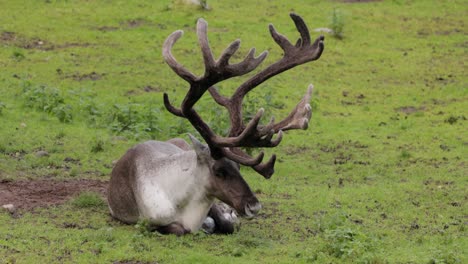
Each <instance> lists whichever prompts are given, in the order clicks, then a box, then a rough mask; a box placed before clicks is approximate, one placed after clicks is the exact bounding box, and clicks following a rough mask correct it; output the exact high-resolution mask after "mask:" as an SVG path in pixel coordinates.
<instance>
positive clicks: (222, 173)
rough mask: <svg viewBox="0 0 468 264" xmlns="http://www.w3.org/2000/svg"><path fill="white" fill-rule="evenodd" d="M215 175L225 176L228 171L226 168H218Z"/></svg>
mask: <svg viewBox="0 0 468 264" xmlns="http://www.w3.org/2000/svg"><path fill="white" fill-rule="evenodd" d="M215 175H216V176H218V177H220V178H225V177H226V175H227V171H226V170H225V169H217V170H216V172H215Z"/></svg>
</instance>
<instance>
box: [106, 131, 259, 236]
mask: <svg viewBox="0 0 468 264" xmlns="http://www.w3.org/2000/svg"><path fill="white" fill-rule="evenodd" d="M193 140H194V139H193ZM184 142H185V141H184ZM194 144H196V145H195V150H189V149H188V148H187V147H185V148H181V147H178V146H176V145H175V143H174V142H172V143H168V142H160V141H147V142H145V143H142V144H139V145H136V146H135V147H133V148H131V149H129V150H128V151H127V153H125V155H124V156H123V157H122V158H121V159H120V160H119V161H118V162H117V164H116V165H115V167H114V169H113V171H112V176H111V180H110V186H109V194H108V201H109V208H110V211H111V215H112V216H113V217H115V218H117V219H119V220H121V221H123V222H125V223H128V224H134V223H136V222H137V221H138V220H140V219H147V220H149V222H150V224H151V225H152V226H154V227H155V229H158V228H159V227H166V226H171V225H173V224H174V223H176V225H177V226H180V228H181V229H182V230H184V233H185V232H195V231H197V230H198V229H199V228H200V227H201V225H202V224H203V221H204V220H205V219H206V217H207V215H208V212H209V211H210V209H212V211H213V210H217V207H213V203H214V201H215V198H219V199H221V200H224V201H225V202H226V203H228V204H230V205H232V206H235V207H237V210H238V211H240V213H241V214H243V213H244V212H245V210H247V211H248V212H247V214H250V213H251V212H254V213H256V212H257V211H258V210H260V208H261V206H260V204H259V203H258V200H257V199H256V198H255V196H254V194H253V193H252V192H251V190H250V188H249V187H248V185H247V183H245V181H244V180H243V179H242V177H241V176H240V173H238V167H235V166H234V167H231V169H233V168H234V169H233V170H231V171H230V172H229V173H230V174H233V175H232V177H229V178H228V179H229V180H228V181H233V179H234V183H235V184H229V185H232V186H231V187H232V188H234V189H235V190H237V191H236V192H233V190H229V189H228V188H219V187H220V185H222V184H223V183H224V182H225V181H226V180H224V179H223V178H221V177H217V176H215V175H214V173H215V170H216V169H215V168H213V167H212V166H215V165H214V164H216V161H214V160H212V158H211V156H210V153H209V150H208V148H207V147H205V146H203V145H202V144H201V143H199V142H197V143H194ZM197 144H198V145H197ZM185 146H188V144H186V143H185ZM182 147H183V145H182ZM224 162H227V164H223V165H224V166H225V167H226V166H229V164H231V163H232V162H230V161H224ZM218 163H219V162H218ZM231 165H232V164H231ZM236 168H237V174H238V177H237V179H236V170H235V169H236ZM237 193H240V194H241V195H240V196H238V195H236V194H237ZM233 194H234V195H233ZM239 197H242V199H243V201H237V200H239ZM246 206H247V207H248V209H244V208H245V207H246ZM129 209H130V210H129ZM213 214H216V215H217V216H218V217H217V220H218V221H217V222H218V225H220V224H223V225H232V224H233V223H229V219H220V218H222V217H224V216H223V214H219V212H213ZM226 221H228V222H226ZM221 222H223V223H221ZM219 228H221V229H223V228H224V229H232V227H230V226H227V227H226V226H221V227H220V226H218V229H219ZM221 232H224V231H221ZM226 232H227V233H229V232H230V231H226ZM170 233H171V232H170Z"/></svg>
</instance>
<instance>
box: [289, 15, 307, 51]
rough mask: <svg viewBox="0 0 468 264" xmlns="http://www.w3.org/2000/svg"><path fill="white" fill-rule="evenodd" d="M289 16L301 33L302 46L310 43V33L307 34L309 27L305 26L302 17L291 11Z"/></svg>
mask: <svg viewBox="0 0 468 264" xmlns="http://www.w3.org/2000/svg"><path fill="white" fill-rule="evenodd" d="M289 16H290V17H291V18H292V20H293V21H294V24H295V25H296V28H297V31H299V33H300V34H301V40H302V41H301V42H302V45H303V46H308V45H310V34H309V29H308V28H307V25H306V24H305V22H304V20H303V19H302V17H300V16H298V15H296V14H294V13H291V14H289Z"/></svg>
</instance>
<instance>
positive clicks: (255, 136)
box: [163, 13, 324, 178]
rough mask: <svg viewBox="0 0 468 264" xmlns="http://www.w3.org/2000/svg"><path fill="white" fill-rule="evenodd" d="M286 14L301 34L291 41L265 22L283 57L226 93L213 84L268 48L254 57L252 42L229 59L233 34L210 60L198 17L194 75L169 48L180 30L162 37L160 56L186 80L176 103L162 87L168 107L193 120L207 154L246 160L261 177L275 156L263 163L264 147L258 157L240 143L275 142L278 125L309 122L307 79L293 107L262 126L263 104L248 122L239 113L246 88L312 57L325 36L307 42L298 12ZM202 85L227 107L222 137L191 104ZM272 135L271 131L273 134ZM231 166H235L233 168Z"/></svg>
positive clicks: (240, 71)
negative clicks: (199, 66) (199, 61)
mask: <svg viewBox="0 0 468 264" xmlns="http://www.w3.org/2000/svg"><path fill="white" fill-rule="evenodd" d="M290 16H291V18H292V20H293V21H294V23H295V25H296V28H297V30H298V31H299V34H300V36H301V37H300V38H299V39H298V40H297V42H296V44H292V43H291V42H290V41H289V40H288V39H287V38H286V37H285V36H283V35H281V34H279V33H278V32H277V31H276V30H275V28H274V27H273V25H271V24H270V26H269V29H270V34H271V36H272V38H273V40H274V41H275V42H276V43H277V44H278V45H279V46H280V47H281V49H282V50H283V53H284V54H283V57H282V58H280V59H279V60H278V61H276V62H275V63H273V64H271V65H269V66H268V67H266V68H265V69H263V70H262V71H260V72H258V73H257V74H256V75H254V76H252V77H251V78H250V79H248V80H246V81H245V82H244V83H242V84H241V85H240V86H239V87H238V88H237V89H236V91H235V92H234V94H233V95H232V96H231V97H224V96H222V95H221V94H219V93H218V91H217V90H216V88H215V87H214V85H215V84H216V83H218V82H221V81H223V80H227V79H229V78H232V77H237V76H242V75H244V74H246V73H249V72H250V71H252V70H254V69H256V68H257V67H258V66H259V64H260V63H262V61H263V60H264V59H265V58H266V56H267V55H268V52H267V51H264V52H262V53H261V54H260V55H259V56H258V57H254V54H255V48H253V49H251V50H250V52H249V53H248V54H247V56H246V57H245V59H244V60H243V61H241V62H239V63H236V64H230V63H229V60H230V58H231V57H232V56H233V55H234V53H235V52H236V51H237V50H238V49H239V46H240V40H236V41H234V42H232V43H231V44H230V45H229V46H228V47H227V48H226V49H225V50H224V52H223V53H222V54H221V56H220V57H219V58H218V59H217V60H215V59H214V56H213V53H212V51H211V48H210V46H209V44H208V37H207V22H206V21H205V20H203V19H199V20H198V23H197V35H198V41H199V43H200V47H201V51H202V54H203V61H204V64H205V73H204V74H203V75H202V76H195V75H194V74H193V73H192V72H190V71H188V70H187V69H186V68H184V67H183V66H182V65H181V64H180V63H178V62H177V60H176V59H175V58H174V56H173V55H172V53H171V49H172V47H173V46H174V44H175V43H176V41H177V40H178V39H179V38H180V37H181V36H182V34H183V31H181V30H177V31H175V32H174V33H172V34H171V35H170V36H169V37H168V38H167V39H166V41H165V42H164V45H163V56H164V59H165V61H166V63H167V64H168V65H169V66H170V67H171V68H172V70H173V71H174V72H175V73H176V74H177V75H179V76H180V77H181V78H182V79H184V80H185V81H187V82H188V84H189V86H190V88H189V90H188V92H187V94H186V96H185V98H184V100H183V102H182V104H181V107H180V108H177V107H174V106H173V105H172V104H171V103H170V101H169V96H168V95H167V94H166V93H165V94H164V104H165V106H166V108H167V110H168V111H169V112H171V113H172V114H174V115H176V116H179V117H182V118H186V119H187V120H188V121H189V122H190V123H191V124H192V125H193V127H194V128H195V129H196V130H197V131H198V132H199V133H200V135H201V136H202V137H203V139H204V140H205V141H206V143H207V144H208V147H209V149H210V155H211V157H212V158H213V159H214V160H215V161H216V163H223V164H226V162H228V163H229V164H230V161H233V162H235V163H238V164H242V165H245V166H250V167H252V168H253V169H254V170H255V171H257V172H258V173H259V174H261V175H263V176H264V177H265V178H270V177H271V175H273V173H274V165H275V161H276V156H275V155H273V156H272V157H271V158H270V159H269V160H268V161H267V162H266V163H262V161H263V157H264V154H263V152H261V153H260V154H259V155H258V156H257V157H251V156H249V155H248V154H247V153H246V152H244V151H243V150H242V149H241V148H262V147H267V148H271V147H276V146H277V145H278V144H279V143H280V142H281V139H282V136H283V131H286V130H291V129H306V128H307V127H308V122H309V120H310V117H311V107H310V105H309V101H310V96H311V93H312V87H313V86H312V85H310V86H309V88H308V89H307V92H306V94H305V96H304V97H303V98H302V100H301V101H300V102H299V103H298V104H297V105H296V107H295V108H294V109H293V110H292V112H291V113H290V114H289V115H288V116H287V117H286V118H285V119H283V120H281V121H280V122H278V123H275V121H274V119H273V118H272V119H271V121H270V123H269V124H267V125H265V126H262V125H259V122H260V119H261V117H262V115H263V113H264V109H263V108H261V109H259V111H258V112H257V114H256V115H255V117H253V118H252V120H250V121H249V122H248V123H247V124H244V121H243V119H242V100H243V99H244V97H245V95H246V94H247V93H248V92H250V91H251V90H252V89H254V88H255V87H257V86H258V85H259V84H261V83H263V82H264V81H266V80H268V79H269V78H271V77H273V76H275V75H277V74H280V73H281V72H284V71H286V70H289V69H291V68H293V67H295V66H297V65H300V64H304V63H306V62H310V61H314V60H317V59H318V58H320V55H321V54H322V52H323V49H324V44H323V41H324V37H323V36H320V37H318V38H317V39H316V40H315V41H314V42H311V39H310V35H309V30H308V29H307V26H306V24H305V23H304V21H303V20H302V18H301V17H300V16H298V15H296V14H293V13H292V14H291V15H290ZM206 91H208V92H209V94H210V95H211V96H212V97H213V99H214V101H215V102H216V103H218V104H219V105H221V106H223V107H225V108H226V109H227V110H228V113H229V118H230V124H231V127H230V129H229V135H228V136H227V137H223V136H220V135H217V134H215V133H214V131H213V130H212V129H211V128H210V127H209V126H208V125H207V124H206V123H205V122H204V121H203V119H202V118H201V116H200V115H199V114H198V113H197V111H196V110H195V109H194V108H193V106H194V105H195V104H196V103H197V102H198V100H199V99H200V98H201V97H202V96H203V95H204V94H205V92H206ZM275 135H276V137H274V136H275ZM216 163H215V165H214V166H213V169H214V170H215V174H216V173H218V172H216V168H217V167H219V166H217V165H216ZM232 166H233V167H235V166H236V165H234V163H232ZM221 167H222V166H221ZM236 171H238V169H237V170H236ZM229 177H231V176H229Z"/></svg>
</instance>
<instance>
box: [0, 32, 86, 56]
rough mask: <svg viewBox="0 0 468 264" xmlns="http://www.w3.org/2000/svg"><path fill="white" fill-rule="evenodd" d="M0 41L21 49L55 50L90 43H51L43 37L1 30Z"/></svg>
mask: <svg viewBox="0 0 468 264" xmlns="http://www.w3.org/2000/svg"><path fill="white" fill-rule="evenodd" d="M0 43H4V44H7V45H12V46H16V47H18V48H22V49H36V50H44V51H49V50H55V49H67V48H74V47H89V46H91V44H90V43H77V42H72V43H68V42H67V43H64V44H52V43H50V42H49V41H46V40H44V39H41V38H38V37H33V38H28V37H25V36H22V35H19V34H17V33H15V32H10V31H3V32H1V33H0Z"/></svg>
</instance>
